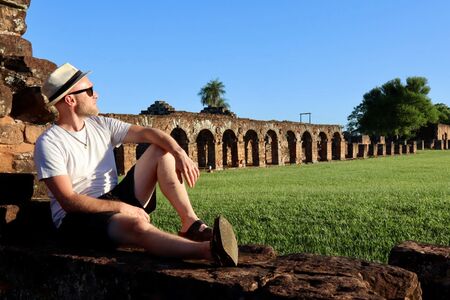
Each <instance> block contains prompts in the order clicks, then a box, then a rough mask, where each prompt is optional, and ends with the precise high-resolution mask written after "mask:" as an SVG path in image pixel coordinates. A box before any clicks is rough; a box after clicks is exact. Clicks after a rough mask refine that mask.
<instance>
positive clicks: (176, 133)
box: [170, 127, 189, 155]
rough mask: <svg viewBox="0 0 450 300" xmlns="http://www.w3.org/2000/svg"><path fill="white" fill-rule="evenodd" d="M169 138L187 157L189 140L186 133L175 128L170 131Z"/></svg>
mask: <svg viewBox="0 0 450 300" xmlns="http://www.w3.org/2000/svg"><path fill="white" fill-rule="evenodd" d="M170 136H171V137H173V138H174V139H175V141H177V143H178V145H180V147H181V148H183V150H184V151H185V152H186V153H187V154H188V155H189V140H188V138H187V134H186V132H185V131H184V130H183V129H181V128H179V127H177V128H174V129H173V130H172V132H171V133H170Z"/></svg>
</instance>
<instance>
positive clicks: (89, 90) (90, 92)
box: [69, 86, 94, 97]
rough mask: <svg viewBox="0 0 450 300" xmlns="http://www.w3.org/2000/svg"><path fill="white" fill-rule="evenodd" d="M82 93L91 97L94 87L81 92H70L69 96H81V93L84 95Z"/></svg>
mask: <svg viewBox="0 0 450 300" xmlns="http://www.w3.org/2000/svg"><path fill="white" fill-rule="evenodd" d="M84 92H86V94H87V95H88V96H89V97H92V96H93V95H94V86H91V87H88V88H87V89H82V90H79V91H75V92H72V93H70V94H69V95H74V94H81V93H84Z"/></svg>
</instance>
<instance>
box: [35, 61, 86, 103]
mask: <svg viewBox="0 0 450 300" xmlns="http://www.w3.org/2000/svg"><path fill="white" fill-rule="evenodd" d="M89 73H91V71H87V72H81V71H80V70H78V69H77V68H75V67H74V66H72V65H71V64H69V63H65V64H63V65H62V66H60V67H58V68H57V69H56V70H55V71H53V73H51V74H50V76H49V77H48V79H47V81H46V82H45V83H44V85H43V86H42V94H43V95H44V97H45V98H47V100H48V103H47V106H52V105H55V104H56V103H57V102H58V101H59V100H61V99H62V98H63V97H64V96H65V95H67V94H68V93H69V91H70V89H71V88H72V87H74V86H75V84H77V83H78V81H80V80H81V79H82V78H83V77H85V76H86V75H88V74H89Z"/></svg>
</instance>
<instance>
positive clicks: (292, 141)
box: [286, 130, 297, 164]
mask: <svg viewBox="0 0 450 300" xmlns="http://www.w3.org/2000/svg"><path fill="white" fill-rule="evenodd" d="M286 138H287V142H288V152H289V161H287V162H286V163H289V164H295V163H296V161H297V138H296V137H295V133H294V132H292V131H291V130H289V131H288V132H287V133H286Z"/></svg>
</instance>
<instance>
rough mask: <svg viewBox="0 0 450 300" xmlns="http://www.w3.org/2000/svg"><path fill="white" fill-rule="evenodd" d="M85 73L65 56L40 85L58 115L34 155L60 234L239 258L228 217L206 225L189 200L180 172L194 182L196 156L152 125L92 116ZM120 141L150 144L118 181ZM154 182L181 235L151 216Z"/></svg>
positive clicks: (93, 103) (169, 252)
mask: <svg viewBox="0 0 450 300" xmlns="http://www.w3.org/2000/svg"><path fill="white" fill-rule="evenodd" d="M88 74H89V72H86V73H83V72H81V71H80V70H78V69H77V68H75V67H74V66H72V65H70V64H68V63H66V64H64V65H62V66H60V67H59V68H58V69H56V70H55V71H54V72H53V73H52V74H50V76H49V78H48V79H47V81H46V82H45V84H44V85H43V87H42V93H43V95H44V96H45V97H46V98H47V99H48V104H47V105H48V106H54V107H55V108H56V109H57V110H58V113H59V117H58V120H57V121H56V122H55V124H54V125H53V126H51V127H50V128H49V129H47V130H46V131H45V132H44V133H43V134H42V135H41V136H40V137H39V138H38V140H37V142H36V147H35V155H34V157H35V164H36V168H37V173H38V177H39V179H40V180H43V181H44V182H45V184H46V186H47V188H48V190H49V195H50V198H51V209H52V218H53V222H54V223H55V226H56V227H57V229H58V232H59V233H60V235H61V236H63V237H64V238H65V239H67V240H70V241H72V242H73V241H75V242H76V243H81V244H87V245H86V246H94V245H96V244H100V245H102V246H105V245H108V246H118V245H128V246H137V247H142V248H144V249H145V250H147V251H148V252H149V253H150V254H152V255H155V256H164V257H175V258H186V259H210V260H214V261H215V262H217V263H219V264H220V265H225V266H235V265H237V259H238V250H237V242H236V239H235V236H234V233H233V229H232V227H231V225H230V224H229V223H228V221H226V220H225V219H224V218H223V217H218V218H217V219H216V220H215V222H214V229H213V230H212V229H211V228H210V227H208V226H206V224H204V223H203V222H202V221H201V220H200V219H199V218H198V217H197V215H196V214H195V212H194V210H193V208H192V206H191V203H190V200H189V197H188V194H187V191H186V188H185V186H184V184H183V178H184V179H185V180H186V182H187V184H188V185H189V186H190V187H194V185H195V183H196V181H197V179H198V177H199V175H200V172H199V170H198V168H197V166H196V165H195V163H194V162H193V161H192V160H191V159H190V158H189V157H188V156H187V154H186V153H185V152H184V150H183V149H182V148H181V147H180V146H179V145H178V144H177V142H176V141H175V140H174V139H173V138H172V137H170V135H168V134H166V133H164V132H162V131H160V130H158V129H154V128H145V127H141V126H136V125H131V124H128V123H125V122H122V121H119V120H116V119H112V118H106V117H101V116H98V113H99V111H98V108H97V99H98V94H97V93H96V92H95V91H94V87H93V84H92V83H91V81H90V80H89V79H88V77H87V75H88ZM121 143H150V144H151V146H150V147H149V148H148V149H147V150H146V151H145V152H144V154H143V155H142V156H141V157H140V158H139V160H138V161H137V162H136V165H135V166H134V167H133V168H132V169H131V170H130V171H129V172H128V173H127V175H126V176H125V178H124V179H123V180H122V181H121V182H120V184H118V178H117V171H116V166H115V161H114V155H113V148H114V147H115V146H117V145H120V144H121ZM157 182H158V183H159V186H160V188H161V191H162V192H163V193H164V195H165V196H166V197H167V199H168V200H169V201H170V203H171V205H172V206H173V207H174V208H175V210H176V212H177V213H178V215H179V217H180V219H181V230H180V232H179V236H176V235H172V234H169V233H167V232H163V231H161V230H159V229H158V228H156V227H155V226H153V225H152V224H150V222H149V221H150V219H149V215H148V212H149V211H150V210H151V209H149V208H151V207H154V205H155V203H150V202H151V199H152V194H153V193H154V192H155V186H156V183H157ZM146 210H147V211H146Z"/></svg>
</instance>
